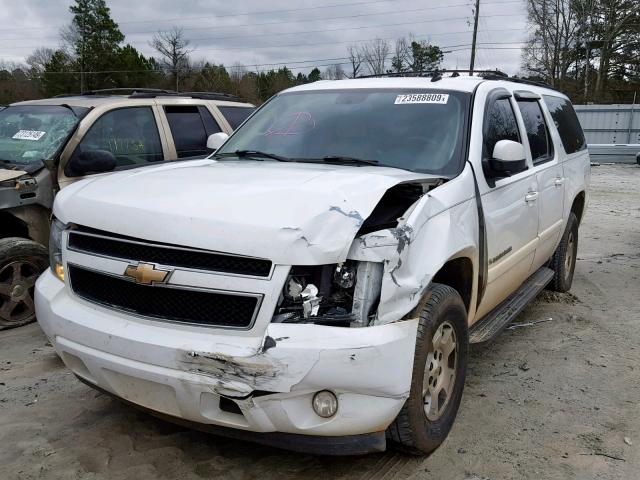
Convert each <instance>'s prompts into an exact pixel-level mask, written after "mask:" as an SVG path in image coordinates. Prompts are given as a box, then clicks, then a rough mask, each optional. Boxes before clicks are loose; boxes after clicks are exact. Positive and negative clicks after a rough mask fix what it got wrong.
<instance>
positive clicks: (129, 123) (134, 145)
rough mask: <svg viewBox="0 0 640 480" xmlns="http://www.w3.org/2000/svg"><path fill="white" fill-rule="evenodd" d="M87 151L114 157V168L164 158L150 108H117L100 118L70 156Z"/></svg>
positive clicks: (142, 163)
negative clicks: (99, 151) (96, 151)
mask: <svg viewBox="0 0 640 480" xmlns="http://www.w3.org/2000/svg"><path fill="white" fill-rule="evenodd" d="M88 150H108V151H110V152H111V153H113V154H114V155H115V157H116V161H117V167H116V168H118V167H127V166H131V165H136V164H140V165H144V164H147V163H148V162H158V161H161V160H163V159H164V155H163V153H162V144H161V143H160V135H159V134H158V127H157V126H156V120H155V118H154V116H153V111H152V110H151V108H150V107H131V108H120V109H118V110H112V111H111V112H107V113H105V114H104V115H102V116H101V117H100V118H98V120H96V121H95V122H94V124H93V125H92V126H91V128H90V129H89V131H88V132H87V134H86V135H85V136H84V138H83V139H82V141H81V142H80V144H79V145H78V148H76V150H75V152H74V156H75V155H77V154H79V153H80V152H84V151H88Z"/></svg>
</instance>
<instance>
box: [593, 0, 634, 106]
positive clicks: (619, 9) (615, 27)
mask: <svg viewBox="0 0 640 480" xmlns="http://www.w3.org/2000/svg"><path fill="white" fill-rule="evenodd" d="M639 10H640V9H639V8H638V0H599V2H598V6H597V8H596V23H597V26H598V31H599V33H600V35H599V42H598V46H599V48H600V55H599V63H598V72H597V77H596V86H595V96H596V99H601V98H602V97H603V95H604V90H605V85H606V81H607V78H608V77H609V76H610V74H611V71H612V58H613V57H614V56H615V55H616V53H618V52H620V51H621V50H622V49H624V48H625V45H626V44H628V43H629V40H630V38H629V37H628V36H627V35H626V33H632V32H633V34H632V36H633V37H635V38H636V39H637V38H638V36H639V35H640V29H639V28H638V25H637V23H636V22H637V21H638V20H640V15H639V14H638V12H639Z"/></svg>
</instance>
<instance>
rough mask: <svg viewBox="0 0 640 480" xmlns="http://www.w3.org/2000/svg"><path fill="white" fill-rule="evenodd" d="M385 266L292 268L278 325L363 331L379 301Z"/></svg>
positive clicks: (352, 264)
mask: <svg viewBox="0 0 640 480" xmlns="http://www.w3.org/2000/svg"><path fill="white" fill-rule="evenodd" d="M382 269H383V265H382V263H373V262H358V261H354V260H347V261H346V262H343V263H339V264H332V265H317V266H293V267H292V268H291V271H290V273H289V277H288V278H287V281H286V282H285V285H284V289H283V291H282V294H281V296H280V300H279V302H278V306H277V307H276V310H275V312H274V317H273V320H272V321H273V322H276V323H315V324H320V325H332V326H344V327H349V326H350V327H364V326H366V325H368V324H369V321H370V318H371V315H372V314H374V313H375V307H376V305H377V301H378V299H379V297H380V288H381V283H382Z"/></svg>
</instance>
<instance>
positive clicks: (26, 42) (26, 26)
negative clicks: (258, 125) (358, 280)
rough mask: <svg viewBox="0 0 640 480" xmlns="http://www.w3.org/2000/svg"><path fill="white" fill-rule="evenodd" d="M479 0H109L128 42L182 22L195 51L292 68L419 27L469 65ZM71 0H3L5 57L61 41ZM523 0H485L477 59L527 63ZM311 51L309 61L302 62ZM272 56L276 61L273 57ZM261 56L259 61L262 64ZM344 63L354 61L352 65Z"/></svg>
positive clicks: (459, 63)
mask: <svg viewBox="0 0 640 480" xmlns="http://www.w3.org/2000/svg"><path fill="white" fill-rule="evenodd" d="M473 3H474V1H473V0H450V1H446V0H377V1H366V0H295V1H294V0H236V1H230V0H135V1H132V0H107V5H109V7H110V8H111V15H112V17H113V19H114V20H115V21H116V22H117V23H118V24H119V26H120V29H121V30H122V32H123V33H124V34H125V36H126V39H125V41H126V42H128V43H131V44H132V45H133V46H135V47H136V48H137V49H139V50H141V51H142V52H143V53H144V54H145V55H147V56H149V55H153V54H154V52H153V50H152V49H151V47H149V44H148V42H149V39H150V38H151V37H152V35H153V33H154V32H156V31H157V30H164V29H169V28H171V27H172V26H173V25H178V26H180V27H182V28H183V29H184V33H185V36H186V37H187V38H188V39H189V40H190V41H191V45H192V47H193V48H194V51H193V53H192V54H191V57H192V59H193V60H199V59H205V60H208V61H213V62H216V63H223V64H225V65H231V64H233V63H235V62H240V63H242V64H244V65H247V66H248V68H250V69H251V70H255V69H259V70H262V69H268V68H277V67H278V65H276V64H280V63H282V64H287V65H288V66H289V67H290V68H291V69H292V70H293V71H294V73H297V72H299V71H303V72H308V71H309V70H310V69H311V68H312V67H313V66H314V65H318V66H320V68H321V69H323V68H325V67H326V66H327V65H328V64H335V63H341V62H347V60H346V59H345V58H344V57H346V49H347V46H348V45H350V44H361V43H364V42H366V41H368V40H371V39H374V38H376V37H379V38H383V39H389V40H390V41H392V40H393V39H395V38H397V37H401V36H407V37H408V36H409V35H413V36H415V37H416V38H417V39H419V40H427V41H430V42H431V43H434V44H437V45H439V46H440V47H441V48H442V49H443V50H444V51H446V52H450V53H446V54H445V66H446V67H447V68H456V67H458V68H468V65H469V57H470V48H469V46H470V44H471V38H472V34H471V32H472V28H473V17H472V5H473ZM69 4H70V1H69V0H20V1H16V0H0V5H1V6H2V8H0V60H3V61H14V62H21V61H23V60H24V58H25V57H27V56H28V55H29V53H30V52H31V51H32V50H33V49H34V48H37V47H42V46H46V47H51V48H56V47H57V46H58V45H59V43H60V40H59V32H60V29H61V28H62V27H63V26H65V25H66V24H68V23H69V22H70V21H71V14H70V13H69V8H68V6H69ZM525 12H526V9H525V0H482V1H481V7H480V22H479V33H478V44H479V45H478V53H477V56H476V58H477V59H476V68H478V69H481V68H487V69H493V68H499V69H500V70H503V71H506V72H507V73H509V74H514V73H517V72H518V70H519V67H520V47H521V46H522V44H521V42H522V41H523V40H525V38H526V36H527V34H526V13H525ZM308 60H311V62H307V63H303V62H305V61H308ZM268 64H271V65H268ZM256 65H257V67H256ZM345 69H347V65H345Z"/></svg>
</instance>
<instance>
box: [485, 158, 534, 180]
mask: <svg viewBox="0 0 640 480" xmlns="http://www.w3.org/2000/svg"><path fill="white" fill-rule="evenodd" d="M489 168H490V169H491V170H492V171H493V172H495V173H496V175H498V176H511V175H513V174H514V173H520V172H524V171H525V170H526V169H527V161H526V160H525V159H524V158H523V159H522V160H501V159H497V158H491V159H489Z"/></svg>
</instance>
